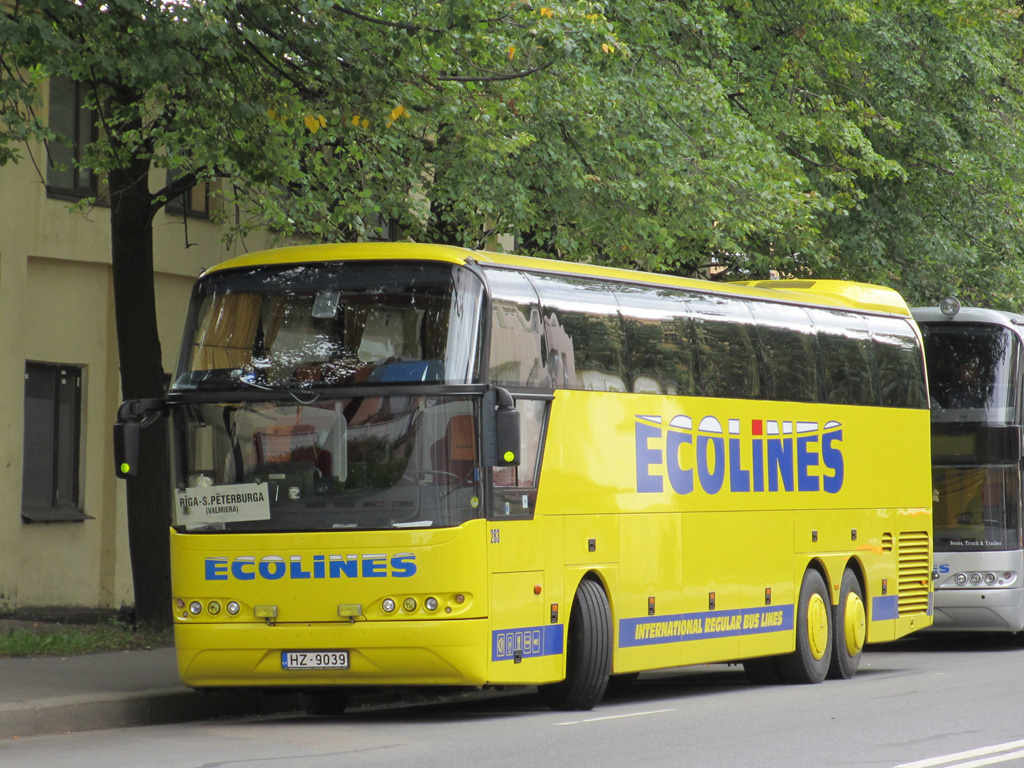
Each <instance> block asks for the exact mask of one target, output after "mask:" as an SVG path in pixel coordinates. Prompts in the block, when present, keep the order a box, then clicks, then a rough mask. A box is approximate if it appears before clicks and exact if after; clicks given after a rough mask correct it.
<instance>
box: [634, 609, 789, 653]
mask: <svg viewBox="0 0 1024 768" xmlns="http://www.w3.org/2000/svg"><path fill="white" fill-rule="evenodd" d="M792 629H793V606H792V605H772V606H767V607H764V608H745V609H742V610H736V611H705V612H702V613H677V614H673V615H670V616H644V617H641V618H637V619H621V620H620V621H619V647H620V648H632V647H635V646H640V645H659V644H662V643H682V642H686V641H688V640H707V639H708V638H712V637H732V636H735V635H757V634H763V633H765V632H786V631H790V630H792Z"/></svg>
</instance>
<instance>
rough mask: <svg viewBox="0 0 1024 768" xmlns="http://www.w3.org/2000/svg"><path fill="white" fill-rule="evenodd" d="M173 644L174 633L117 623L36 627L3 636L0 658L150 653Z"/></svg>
mask: <svg viewBox="0 0 1024 768" xmlns="http://www.w3.org/2000/svg"><path fill="white" fill-rule="evenodd" d="M173 642H174V640H173V634H172V632H171V630H163V631H157V630H147V629H146V628H144V627H143V628H136V627H132V626H130V625H128V624H124V623H122V622H120V621H116V620H111V621H109V622H107V623H105V624H96V625H82V624H75V625H62V624H53V625H49V624H45V625H44V624H34V625H32V626H31V627H30V628H21V627H15V628H14V629H12V630H11V631H10V632H9V633H7V634H0V656H69V655H72V654H76V653H96V652H98V651H135V650H150V649H152V648H163V647H166V646H169V645H171V644H172V643H173Z"/></svg>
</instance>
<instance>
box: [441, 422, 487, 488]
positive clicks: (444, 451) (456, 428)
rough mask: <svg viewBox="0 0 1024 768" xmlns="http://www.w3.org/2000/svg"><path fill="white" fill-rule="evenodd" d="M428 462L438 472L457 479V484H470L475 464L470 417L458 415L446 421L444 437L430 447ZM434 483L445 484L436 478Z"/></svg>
mask: <svg viewBox="0 0 1024 768" xmlns="http://www.w3.org/2000/svg"><path fill="white" fill-rule="evenodd" d="M430 460H431V462H432V463H433V465H434V469H435V470H437V471H438V472H445V473H448V474H450V475H455V476H456V477H458V478H459V484H461V485H469V484H470V483H471V482H472V475H473V468H474V466H475V463H476V439H475V435H474V434H473V417H472V416H469V415H468V414H460V415H458V416H452V417H451V418H450V419H448V425H447V426H446V427H445V431H444V437H442V438H441V439H439V440H437V441H435V442H434V444H433V445H431V446H430ZM436 482H438V483H442V482H444V484H447V481H442V478H438V479H437V480H436Z"/></svg>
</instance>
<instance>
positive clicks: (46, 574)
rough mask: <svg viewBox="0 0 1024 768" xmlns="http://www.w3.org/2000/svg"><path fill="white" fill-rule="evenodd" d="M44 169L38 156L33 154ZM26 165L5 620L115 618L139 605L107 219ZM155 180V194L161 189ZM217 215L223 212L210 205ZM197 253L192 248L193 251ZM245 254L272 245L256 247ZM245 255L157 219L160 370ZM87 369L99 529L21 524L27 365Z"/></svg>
mask: <svg viewBox="0 0 1024 768" xmlns="http://www.w3.org/2000/svg"><path fill="white" fill-rule="evenodd" d="M33 153H34V156H35V160H36V164H37V165H39V167H43V163H42V160H41V158H43V157H45V154H44V153H43V152H42V150H41V148H39V147H36V148H34V149H33ZM23 155H25V158H24V159H23V160H22V161H21V162H19V163H17V164H9V165H7V166H4V167H2V168H0V360H2V361H3V364H2V365H0V430H2V439H0V613H3V612H9V611H12V610H15V609H18V608H28V607H31V608H40V607H43V608H45V607H51V608H57V607H61V608H67V607H74V608H90V609H95V608H99V609H117V608H120V607H121V606H123V605H131V604H132V603H133V602H134V598H133V595H132V578H131V565H130V560H129V555H128V534H127V518H126V512H125V501H124V489H123V484H121V483H120V482H119V481H118V480H117V479H116V478H115V477H114V471H113V450H112V445H111V425H112V424H113V423H114V419H115V415H116V412H117V407H118V405H119V404H120V402H121V389H120V379H119V374H118V370H119V367H118V353H117V340H116V333H115V326H114V299H113V287H112V280H111V268H110V231H109V211H108V209H107V208H105V207H100V206H97V207H95V208H93V209H92V210H91V211H89V212H87V213H82V212H78V211H72V210H71V209H70V204H69V203H68V202H65V201H61V200H55V199H49V198H47V195H46V188H45V185H44V183H43V180H42V179H41V178H40V177H39V173H38V171H37V170H36V165H34V164H33V163H32V162H31V161H30V160H29V158H28V156H27V153H25V152H23ZM162 182H163V172H160V173H159V174H156V173H154V175H153V178H152V179H151V183H150V188H151V189H158V188H159V187H160V186H162ZM214 204H216V202H215V203H214ZM186 245H189V246H191V247H186ZM246 245H248V246H250V247H251V248H253V249H256V248H264V247H266V246H267V245H268V240H267V238H265V237H261V236H255V237H254V236H249V237H248V238H247V241H246ZM244 251H245V248H244V247H243V246H242V245H241V244H236V245H234V246H232V247H230V248H227V247H226V246H225V244H224V242H223V239H222V232H221V230H220V229H219V228H218V227H217V226H216V225H214V224H212V223H211V222H209V221H205V220H201V219H193V218H190V219H189V220H188V226H187V239H186V227H185V224H184V222H183V219H182V217H181V216H180V215H178V216H174V215H170V214H168V213H166V212H163V211H161V212H159V213H158V214H157V216H156V218H155V220H154V256H155V263H156V270H157V277H156V297H157V316H158V323H159V330H160V343H161V349H162V352H163V361H164V363H163V364H164V370H165V371H167V372H170V371H172V370H173V367H174V364H175V362H176V359H177V349H178V345H179V342H180V336H181V330H182V327H183V323H184V318H185V311H186V309H187V305H188V299H189V294H190V290H191V286H192V283H193V281H194V279H195V276H196V275H197V274H198V273H199V272H200V270H201V269H203V268H206V267H209V266H212V265H213V264H216V263H217V262H220V261H223V260H224V259H225V258H228V257H231V256H236V255H240V254H241V253H243V252H244ZM26 361H35V362H45V363H58V364H68V365H76V366H81V367H82V368H83V382H82V405H81V443H80V458H81V464H80V493H79V496H80V502H81V508H82V510H83V511H84V512H85V513H86V514H87V515H90V516H91V518H92V519H89V520H85V521H82V522H45V523H44V522H26V521H25V520H24V519H23V518H22V516H21V486H22V455H23V441H24V437H23V435H24V398H25V381H24V373H25V362H26Z"/></svg>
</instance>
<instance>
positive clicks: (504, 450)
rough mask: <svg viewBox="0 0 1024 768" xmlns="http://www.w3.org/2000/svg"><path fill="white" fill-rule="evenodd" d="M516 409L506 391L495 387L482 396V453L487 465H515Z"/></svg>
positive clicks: (516, 456)
mask: <svg viewBox="0 0 1024 768" xmlns="http://www.w3.org/2000/svg"><path fill="white" fill-rule="evenodd" d="M519 445H520V426H519V411H518V410H517V409H516V406H515V401H514V400H513V399H512V395H510V394H509V393H508V390H505V389H502V388H501V387H495V388H494V389H491V390H488V392H487V394H486V395H484V417H483V453H484V457H483V458H484V464H485V465H486V466H488V467H518V466H519V460H520V456H519Z"/></svg>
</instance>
